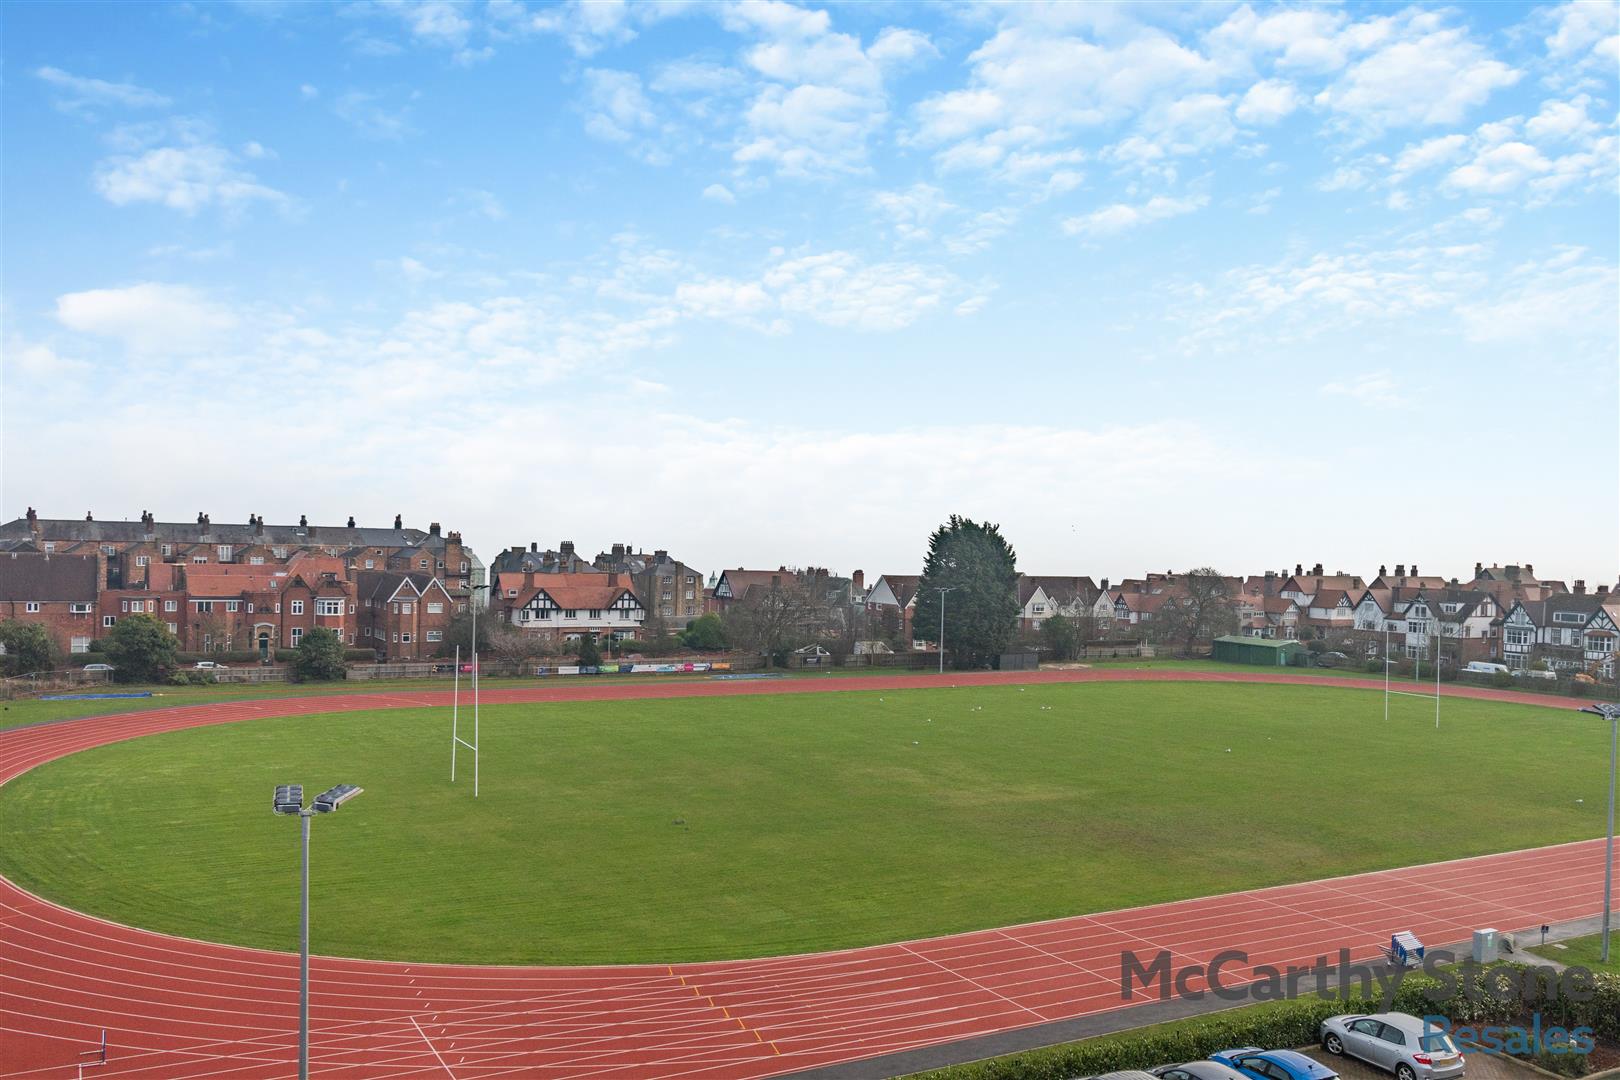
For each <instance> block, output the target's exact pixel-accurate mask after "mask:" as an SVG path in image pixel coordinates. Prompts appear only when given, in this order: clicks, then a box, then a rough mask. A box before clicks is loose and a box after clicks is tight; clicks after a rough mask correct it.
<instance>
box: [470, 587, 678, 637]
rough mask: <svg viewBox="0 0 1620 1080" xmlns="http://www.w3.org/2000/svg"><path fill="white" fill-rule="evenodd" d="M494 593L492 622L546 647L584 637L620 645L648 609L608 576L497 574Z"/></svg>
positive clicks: (634, 634) (637, 629)
mask: <svg viewBox="0 0 1620 1080" xmlns="http://www.w3.org/2000/svg"><path fill="white" fill-rule="evenodd" d="M494 592H495V595H494V596H493V597H492V598H491V600H490V609H491V613H492V614H493V615H494V617H495V618H497V619H500V620H502V621H504V622H505V623H506V624H507V625H509V626H511V627H513V628H515V629H517V630H520V631H522V632H524V633H526V634H532V635H534V636H536V637H539V638H542V639H544V640H545V641H546V642H547V643H549V644H556V645H563V644H567V643H570V642H577V641H579V640H580V638H582V637H586V636H590V637H593V638H596V639H597V640H599V641H600V640H611V641H624V640H625V639H627V638H634V637H637V636H639V634H640V631H641V627H642V623H643V622H645V620H646V618H647V607H646V605H645V604H644V603H642V600H641V598H640V597H638V596H637V595H636V593H635V590H634V589H633V588H631V586H630V582H629V581H628V580H626V578H625V577H624V575H621V574H618V573H616V572H613V571H609V572H607V573H586V574H547V573H534V572H532V571H515V572H512V571H509V572H506V573H502V574H499V575H497V577H496V580H495V589H494Z"/></svg>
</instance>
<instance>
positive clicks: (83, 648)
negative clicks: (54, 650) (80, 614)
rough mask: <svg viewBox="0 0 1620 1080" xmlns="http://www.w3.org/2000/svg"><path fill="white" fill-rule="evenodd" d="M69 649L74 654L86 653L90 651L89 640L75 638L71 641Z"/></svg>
mask: <svg viewBox="0 0 1620 1080" xmlns="http://www.w3.org/2000/svg"><path fill="white" fill-rule="evenodd" d="M69 648H70V649H71V650H72V651H73V652H76V653H87V652H89V651H90V639H89V638H87V637H76V638H74V639H73V641H72V644H71V645H70V646H69Z"/></svg>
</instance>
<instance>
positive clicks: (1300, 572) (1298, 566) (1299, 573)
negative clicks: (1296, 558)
mask: <svg viewBox="0 0 1620 1080" xmlns="http://www.w3.org/2000/svg"><path fill="white" fill-rule="evenodd" d="M1294 576H1295V577H1304V576H1305V564H1304V563H1295V564H1294Z"/></svg>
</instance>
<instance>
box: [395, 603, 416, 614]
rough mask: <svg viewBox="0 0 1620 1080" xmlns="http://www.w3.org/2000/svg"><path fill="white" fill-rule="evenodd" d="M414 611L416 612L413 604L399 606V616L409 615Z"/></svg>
mask: <svg viewBox="0 0 1620 1080" xmlns="http://www.w3.org/2000/svg"><path fill="white" fill-rule="evenodd" d="M415 610H416V605H415V604H401V605H399V613H400V614H401V615H409V614H410V613H411V612H413V611H415Z"/></svg>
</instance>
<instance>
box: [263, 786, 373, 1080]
mask: <svg viewBox="0 0 1620 1080" xmlns="http://www.w3.org/2000/svg"><path fill="white" fill-rule="evenodd" d="M361 790H362V789H361V788H358V787H355V786H354V785H352V784H339V785H337V786H336V787H332V788H328V789H327V790H326V791H323V792H322V793H321V794H319V795H317V796H315V801H314V802H312V803H310V805H308V806H305V805H303V803H304V789H303V788H302V787H298V786H294V785H288V786H287V787H286V788H277V789H276V797H275V800H274V802H273V803H272V804H271V805H272V808H273V809H274V810H275V812H276V813H277V814H281V815H284V816H289V817H290V816H294V815H296V816H297V817H298V818H299V823H298V824H299V830H298V831H299V847H300V852H301V856H302V857H301V859H300V871H299V880H298V1080H309V819H310V818H312V817H314V816H315V815H316V814H330V813H332V812H334V811H336V810H337V809H338V807H340V806H342V805H343V804H344V803H346V802H348V801H349V800H350V799H352V798H354V797H355V796H356V795H358V794H360V792H361Z"/></svg>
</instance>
